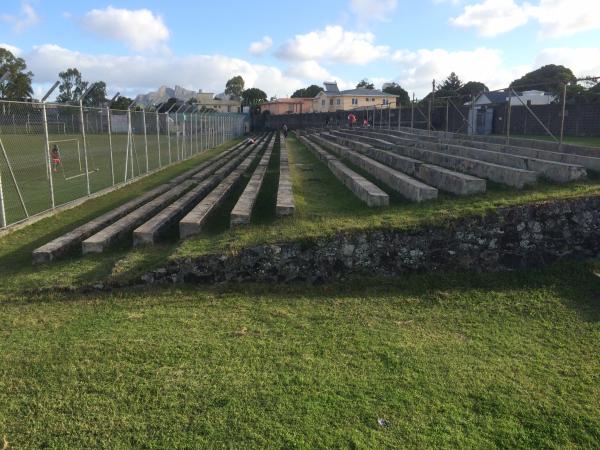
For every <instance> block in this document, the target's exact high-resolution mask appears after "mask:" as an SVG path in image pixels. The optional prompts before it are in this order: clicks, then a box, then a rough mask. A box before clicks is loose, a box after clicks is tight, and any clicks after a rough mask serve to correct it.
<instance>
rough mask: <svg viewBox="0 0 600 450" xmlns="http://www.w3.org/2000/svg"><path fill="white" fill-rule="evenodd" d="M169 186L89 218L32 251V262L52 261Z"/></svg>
mask: <svg viewBox="0 0 600 450" xmlns="http://www.w3.org/2000/svg"><path fill="white" fill-rule="evenodd" d="M171 188H172V186H171V185H170V184H168V183H166V184H162V185H160V186H157V187H155V188H154V189H152V190H150V191H148V192H146V193H145V194H143V195H140V196H139V197H136V198H134V199H132V200H130V201H128V202H127V203H124V204H123V205H121V206H119V207H117V208H115V209H113V210H112V211H109V212H107V213H106V214H102V215H101V216H99V217H96V218H95V219H92V220H90V221H89V222H87V223H85V224H83V225H81V226H79V227H77V228H75V229H74V230H72V231H69V232H68V233H66V234H63V235H62V236H59V237H57V238H56V239H54V240H52V241H50V242H48V243H47V244H44V245H42V246H41V247H39V248H37V249H35V250H34V251H33V253H32V257H33V263H34V264H40V263H46V262H51V261H54V260H55V259H56V258H58V257H60V256H62V255H64V254H65V253H67V252H68V251H69V250H70V249H72V248H75V247H76V246H77V245H80V244H81V242H82V241H83V240H85V239H87V238H88V237H90V236H92V235H93V234H94V233H96V232H97V231H98V230H100V229H102V228H104V227H106V226H108V225H109V224H111V223H113V222H115V221H116V220H119V219H120V218H121V217H123V216H125V215H127V214H129V213H130V212H131V211H133V210H134V209H136V208H138V207H140V206H141V205H143V204H144V203H147V202H149V201H150V200H152V199H154V198H156V197H158V196H159V195H161V194H163V193H164V192H166V191H168V190H169V189H171Z"/></svg>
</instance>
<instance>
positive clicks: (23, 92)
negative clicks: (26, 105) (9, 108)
mask: <svg viewBox="0 0 600 450" xmlns="http://www.w3.org/2000/svg"><path fill="white" fill-rule="evenodd" d="M6 72H8V73H10V79H9V80H8V81H5V82H3V83H0V97H2V98H7V99H9V100H25V99H26V98H28V97H31V96H32V95H33V89H32V88H31V78H32V77H33V73H31V72H30V71H27V64H25V60H24V59H23V58H17V57H15V55H13V54H12V53H11V52H10V51H8V50H6V49H5V48H0V77H1V76H2V75H4V74H5V73H6Z"/></svg>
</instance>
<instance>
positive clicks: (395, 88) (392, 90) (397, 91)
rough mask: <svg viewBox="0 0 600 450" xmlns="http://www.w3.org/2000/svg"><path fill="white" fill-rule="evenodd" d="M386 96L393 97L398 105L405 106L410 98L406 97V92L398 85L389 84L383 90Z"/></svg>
mask: <svg viewBox="0 0 600 450" xmlns="http://www.w3.org/2000/svg"><path fill="white" fill-rule="evenodd" d="M383 92H385V93H386V94H392V95H395V96H396V97H397V99H398V103H399V104H407V103H410V97H409V96H408V92H406V91H405V90H404V89H402V86H400V85H399V84H398V83H390V84H389V85H388V86H386V87H385V89H384V90H383Z"/></svg>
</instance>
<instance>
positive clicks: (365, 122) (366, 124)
mask: <svg viewBox="0 0 600 450" xmlns="http://www.w3.org/2000/svg"><path fill="white" fill-rule="evenodd" d="M363 127H364V128H369V119H367V118H366V117H365V120H363Z"/></svg>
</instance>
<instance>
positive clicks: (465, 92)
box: [458, 81, 490, 101]
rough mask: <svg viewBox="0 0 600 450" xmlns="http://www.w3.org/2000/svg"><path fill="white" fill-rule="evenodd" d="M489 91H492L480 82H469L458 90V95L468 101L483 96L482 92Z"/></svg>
mask: <svg viewBox="0 0 600 450" xmlns="http://www.w3.org/2000/svg"><path fill="white" fill-rule="evenodd" d="M489 91H490V90H489V89H488V87H487V86H486V85H485V84H483V83H481V82H479V81H469V82H467V83H465V84H464V85H463V86H462V87H461V88H460V89H459V90H458V93H459V94H460V95H462V96H463V98H464V99H465V101H466V100H467V99H470V98H473V97H476V96H477V95H479V94H481V93H482V92H489Z"/></svg>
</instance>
